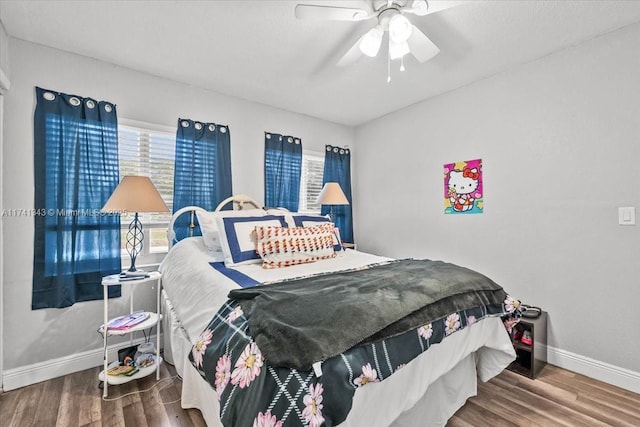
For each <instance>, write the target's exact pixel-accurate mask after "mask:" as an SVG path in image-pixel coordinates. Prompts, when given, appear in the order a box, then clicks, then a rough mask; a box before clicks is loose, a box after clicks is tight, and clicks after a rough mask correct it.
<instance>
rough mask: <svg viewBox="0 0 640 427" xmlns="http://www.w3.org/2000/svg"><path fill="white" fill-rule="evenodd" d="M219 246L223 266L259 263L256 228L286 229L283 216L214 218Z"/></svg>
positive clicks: (260, 259) (260, 260)
mask: <svg viewBox="0 0 640 427" xmlns="http://www.w3.org/2000/svg"><path fill="white" fill-rule="evenodd" d="M216 222H217V224H218V233H219V235H220V246H222V253H223V254H224V265H225V266H227V267H233V266H236V265H243V264H253V263H261V262H262V258H260V255H258V253H257V252H256V237H255V233H254V230H255V228H256V227H264V226H269V225H271V226H274V227H286V226H287V223H286V221H285V219H284V216H279V215H266V216H245V217H226V218H221V217H218V218H216Z"/></svg>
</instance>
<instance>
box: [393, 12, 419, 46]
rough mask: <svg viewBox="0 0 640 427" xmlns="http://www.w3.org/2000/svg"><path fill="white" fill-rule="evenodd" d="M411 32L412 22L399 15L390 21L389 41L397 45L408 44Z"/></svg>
mask: <svg viewBox="0 0 640 427" xmlns="http://www.w3.org/2000/svg"><path fill="white" fill-rule="evenodd" d="M411 30H413V27H412V25H411V22H409V20H408V19H407V18H406V17H405V16H402V15H400V14H397V15H393V16H392V17H391V19H390V20H389V39H391V40H392V41H393V42H395V43H404V42H406V41H407V40H408V39H409V36H411Z"/></svg>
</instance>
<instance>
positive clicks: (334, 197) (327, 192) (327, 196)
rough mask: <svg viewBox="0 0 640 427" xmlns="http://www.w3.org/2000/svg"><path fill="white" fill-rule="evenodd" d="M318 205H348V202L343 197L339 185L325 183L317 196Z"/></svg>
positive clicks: (345, 197)
mask: <svg viewBox="0 0 640 427" xmlns="http://www.w3.org/2000/svg"><path fill="white" fill-rule="evenodd" d="M318 203H320V204H321V205H348V204H349V200H347V196H345V195H344V192H343V191H342V188H341V187H340V184H338V183H337V182H327V183H326V184H325V185H324V187H322V191H320V194H319V195H318Z"/></svg>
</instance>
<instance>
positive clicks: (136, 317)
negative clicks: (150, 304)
mask: <svg viewBox="0 0 640 427" xmlns="http://www.w3.org/2000/svg"><path fill="white" fill-rule="evenodd" d="M149 316H150V313H148V312H146V311H138V312H136V313H131V314H125V315H124V316H120V317H116V318H114V319H111V320H110V321H109V323H107V328H108V329H112V330H117V331H122V330H126V329H129V328H133V327H134V326H136V325H139V324H140V323H142V322H144V321H145V320H147V319H148V318H149Z"/></svg>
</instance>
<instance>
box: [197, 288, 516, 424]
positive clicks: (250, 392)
mask: <svg viewBox="0 0 640 427" xmlns="http://www.w3.org/2000/svg"><path fill="white" fill-rule="evenodd" d="M518 306H519V302H518V301H517V300H514V299H512V298H511V297H509V296H507V298H506V299H505V301H504V302H503V303H501V304H492V305H483V306H478V307H475V308H472V309H468V310H462V311H457V312H454V313H450V314H448V315H447V316H445V317H443V318H440V319H437V320H434V321H432V322H430V323H427V324H425V325H422V326H420V327H418V328H416V329H413V330H410V331H408V332H405V333H403V334H400V335H396V336H393V337H390V338H386V339H382V340H379V341H375V342H373V343H370V344H365V345H359V346H356V347H353V348H351V349H349V350H348V351H346V352H344V353H341V354H339V355H337V356H334V357H331V358H329V359H327V360H325V361H324V362H322V365H321V368H320V371H321V372H318V374H321V375H320V376H318V375H317V374H316V373H315V372H314V370H310V371H300V370H296V369H289V368H283V367H275V366H270V365H269V364H268V363H266V362H265V359H264V357H263V355H262V353H261V351H260V349H259V348H258V346H257V345H256V343H255V342H254V341H253V339H252V338H251V336H250V333H249V331H248V320H247V316H246V315H245V313H243V311H242V308H241V307H240V305H239V304H238V302H237V301H234V300H229V301H228V302H227V303H226V304H225V305H224V306H223V307H222V308H221V309H220V310H219V311H218V312H217V313H216V315H215V316H214V318H213V319H212V320H211V322H210V323H209V325H208V326H207V327H206V328H205V330H204V331H203V332H202V334H201V335H200V336H199V337H198V340H197V342H196V345H194V346H193V348H192V351H191V353H190V355H189V359H190V361H191V363H192V364H193V366H195V368H196V369H197V370H198V372H199V373H200V375H201V376H202V377H203V378H204V379H205V380H206V381H207V382H209V384H211V386H212V387H213V388H214V390H215V391H216V393H217V396H218V400H219V401H220V418H221V420H222V423H223V424H224V425H225V426H229V427H243V426H253V427H284V426H311V427H319V426H334V425H337V424H339V423H341V422H342V421H344V420H345V418H346V417H347V414H348V413H349V411H350V409H351V404H352V399H353V395H354V393H355V390H356V389H358V388H359V387H364V386H366V385H367V384H369V383H372V382H378V381H383V380H384V379H385V378H388V377H389V376H391V375H392V374H393V373H394V372H396V371H397V370H399V369H402V367H403V366H404V365H405V364H407V363H408V362H410V361H411V360H413V359H414V358H415V357H417V356H418V355H420V354H421V353H423V352H425V351H427V350H428V349H429V348H430V347H431V346H432V345H434V344H437V343H440V342H442V341H443V340H445V339H446V338H447V337H449V336H451V335H452V334H454V333H456V332H457V331H460V330H462V329H463V328H466V327H471V326H472V325H473V324H474V323H476V322H478V321H480V320H482V319H484V318H486V317H490V316H501V317H502V318H503V321H504V323H505V327H506V328H507V329H510V328H511V327H512V326H513V324H514V323H515V322H516V321H517V319H516V311H517V309H518Z"/></svg>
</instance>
